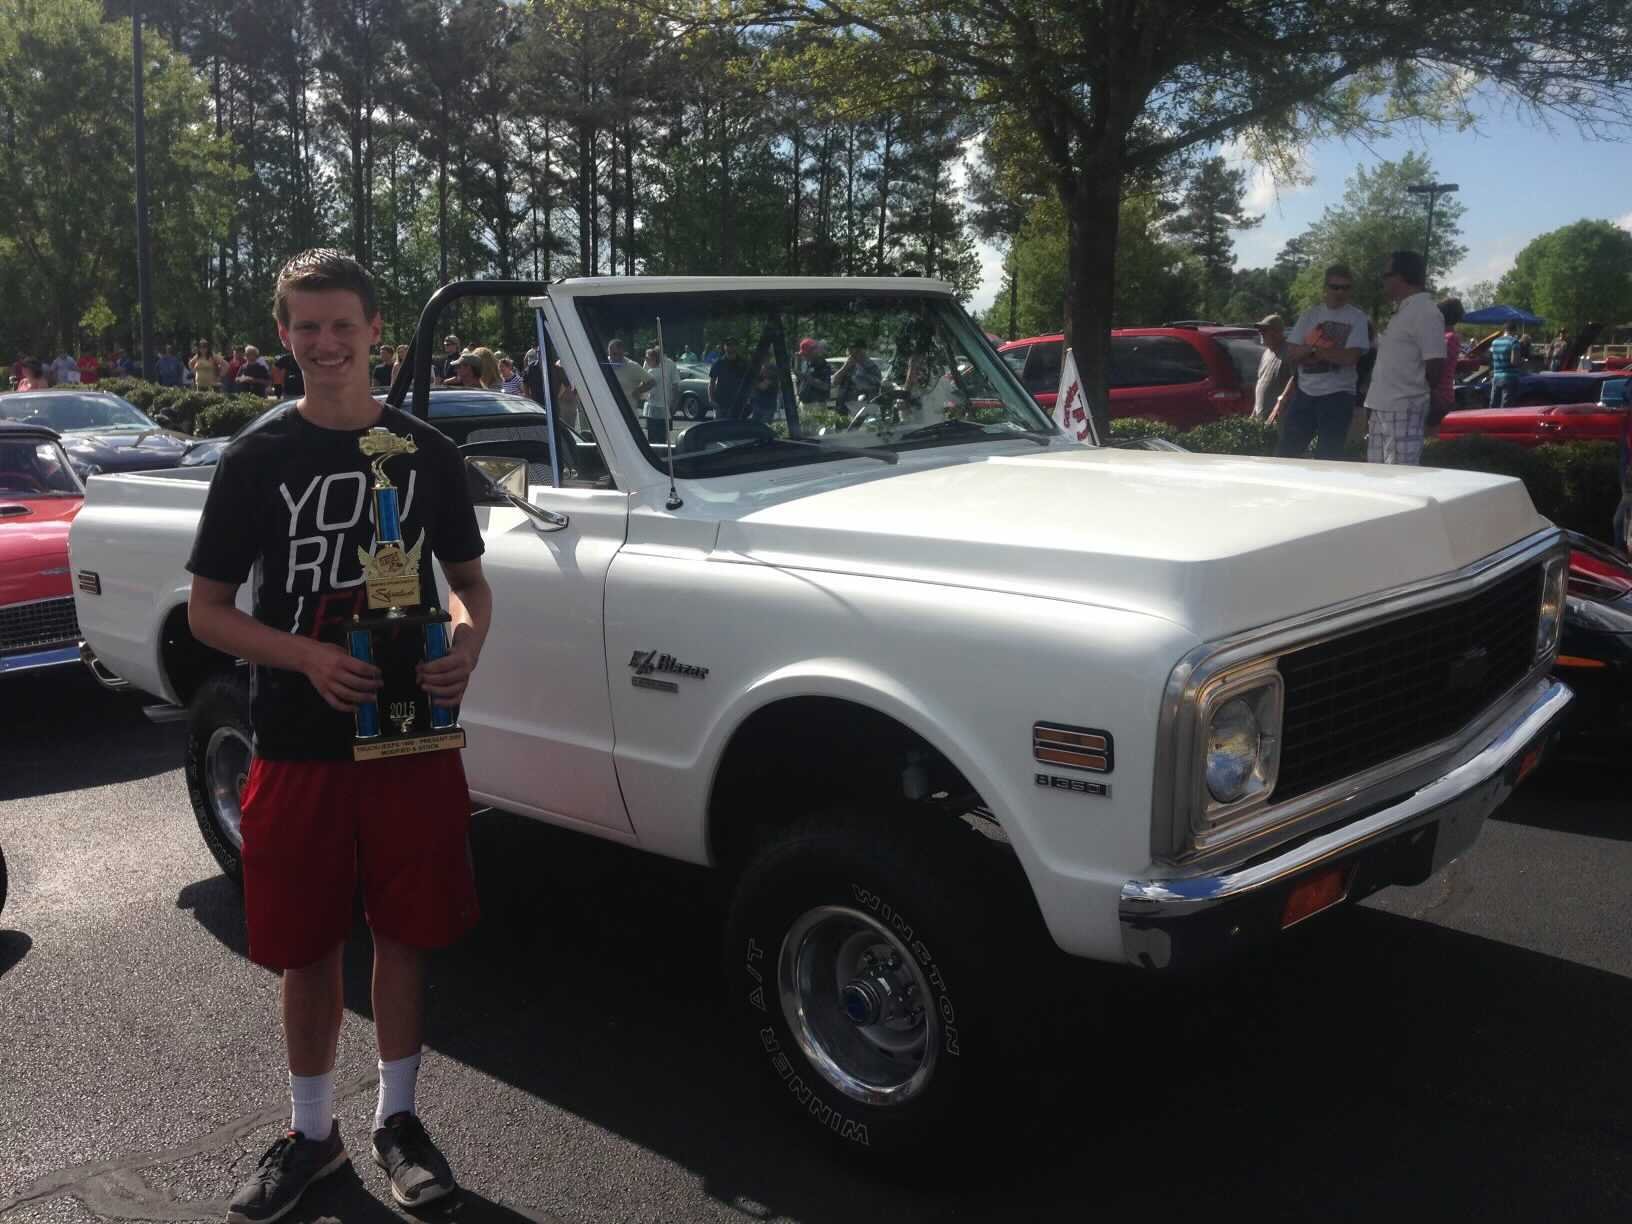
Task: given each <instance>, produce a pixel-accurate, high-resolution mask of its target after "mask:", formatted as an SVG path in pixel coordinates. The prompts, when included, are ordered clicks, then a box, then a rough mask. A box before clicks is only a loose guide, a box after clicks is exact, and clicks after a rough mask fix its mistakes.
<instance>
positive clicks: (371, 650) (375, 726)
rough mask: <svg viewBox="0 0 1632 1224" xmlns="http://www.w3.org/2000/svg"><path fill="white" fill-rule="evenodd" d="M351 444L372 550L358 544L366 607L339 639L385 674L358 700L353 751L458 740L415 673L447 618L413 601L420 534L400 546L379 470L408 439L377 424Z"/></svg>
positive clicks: (434, 748)
mask: <svg viewBox="0 0 1632 1224" xmlns="http://www.w3.org/2000/svg"><path fill="white" fill-rule="evenodd" d="M357 446H358V448H359V449H360V450H361V451H362V452H363V454H365V455H367V456H368V457H369V458H370V459H371V460H372V461H373V468H374V488H373V495H374V554H373V556H370V555H369V554H368V553H367V552H366V551H365V550H363V549H361V548H359V549H358V550H357V556H358V559H359V560H360V561H362V563H363V574H364V585H365V587H366V589H367V592H368V611H367V612H360V613H358V614H357V615H356V616H353V617H352V618H351V627H350V629H349V630H348V631H347V634H346V639H347V644H348V648H349V649H350V651H351V656H352V658H354V659H361V660H362V661H363V662H365V663H373V664H374V665H375V666H377V667H378V668H379V669H380V672H381V674H382V676H383V678H384V681H383V683H382V685H381V687H380V690H379V692H378V693H376V694H375V696H374V699H373V700H372V701H366V702H364V703H363V704H362V705H360V706H358V707H357V713H356V730H357V733H356V736H355V737H354V739H353V740H352V749H351V754H352V757H353V758H354V759H356V760H359V761H373V760H380V759H382V758H386V757H398V756H411V755H413V754H415V753H420V752H439V751H441V750H443V749H447V748H463V747H464V746H465V733H464V731H463V730H462V729H461V728H460V727H459V726H458V725H457V724H456V723H455V722H454V719H453V711H452V710H450V709H448V708H447V707H446V706H441V705H437V704H436V703H434V702H433V701H432V700H431V699H430V697H429V696H428V695H427V694H426V692H425V690H424V689H422V688H420V687H419V682H418V680H417V679H416V678H415V675H414V670H415V668H416V667H417V666H418V664H419V662H420V660H421V659H440V658H441V657H442V656H443V655H445V654H447V653H448V629H447V626H448V624H449V622H450V621H452V619H453V618H452V617H451V616H449V615H448V614H447V613H446V612H444V611H442V610H441V609H440V608H436V607H425V606H422V605H421V604H420V595H419V563H420V552H421V550H422V549H423V548H424V546H425V540H424V537H423V536H422V537H421V538H420V542H419V543H418V544H415V545H414V547H413V548H412V549H408V548H404V546H403V540H402V519H401V516H400V515H399V513H398V506H397V487H396V486H395V485H393V484H392V483H391V478H390V477H389V476H387V475H386V474H385V462H386V460H387V459H390V458H391V457H392V456H393V455H411V454H413V453H414V450H415V447H414V440H413V438H411V437H405V436H403V435H401V434H394V433H392V432H391V431H390V430H389V429H382V428H378V427H376V428H374V429H371V430H369V431H368V432H367V433H365V434H364V435H363V436H362V437H361V438H359V439H358V440H357Z"/></svg>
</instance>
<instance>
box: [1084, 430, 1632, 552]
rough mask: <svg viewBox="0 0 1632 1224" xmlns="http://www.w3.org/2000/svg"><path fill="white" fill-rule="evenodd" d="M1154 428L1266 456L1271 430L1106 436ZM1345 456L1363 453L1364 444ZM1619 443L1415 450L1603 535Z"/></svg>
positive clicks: (1443, 442) (1229, 451)
mask: <svg viewBox="0 0 1632 1224" xmlns="http://www.w3.org/2000/svg"><path fill="white" fill-rule="evenodd" d="M1151 435H1155V436H1157V437H1164V438H1168V439H1170V440H1172V441H1174V442H1177V443H1178V444H1179V445H1180V446H1182V447H1184V448H1185V449H1186V450H1193V451H1198V452H1201V453H1203V454H1211V455H1273V454H1274V453H1275V439H1276V432H1275V427H1274V426H1273V425H1265V424H1264V423H1263V422H1261V421H1257V420H1254V419H1253V418H1251V417H1226V418H1225V419H1223V420H1219V421H1212V422H1210V423H1208V424H1206V425H1201V426H1198V427H1197V428H1195V429H1192V430H1190V431H1189V432H1187V433H1182V434H1175V433H1174V431H1173V430H1172V428H1171V427H1170V426H1168V425H1165V424H1163V423H1162V422H1161V421H1152V420H1149V419H1147V418H1143V417H1124V418H1121V419H1119V420H1115V421H1112V422H1111V437H1112V438H1113V439H1116V438H1139V437H1147V436H1151ZM1350 457H1351V458H1355V459H1363V458H1364V457H1365V451H1364V448H1363V447H1361V448H1359V450H1358V453H1356V452H1355V450H1354V448H1351V450H1350ZM1619 464H1620V455H1619V448H1618V447H1617V446H1616V445H1615V443H1613V442H1565V443H1549V444H1546V445H1542V446H1536V447H1525V446H1520V445H1519V444H1518V443H1516V442H1504V441H1501V440H1500V439H1497V438H1491V437H1487V436H1485V435H1482V434H1473V435H1471V436H1469V437H1464V438H1445V439H1439V438H1434V439H1430V440H1429V441H1428V443H1427V444H1426V445H1425V446H1424V447H1423V449H1422V465H1423V466H1424V467H1441V468H1454V469H1456V470H1458V471H1464V472H1491V473H1494V474H1495V475H1498V476H1514V477H1517V478H1518V479H1519V480H1522V481H1523V482H1524V487H1525V489H1526V490H1527V491H1528V492H1529V494H1530V500H1531V501H1532V502H1534V503H1535V507H1536V510H1537V512H1538V513H1540V514H1542V515H1543V516H1544V517H1546V518H1549V519H1551V520H1552V521H1553V522H1555V523H1557V524H1558V525H1559V526H1560V527H1565V528H1568V529H1569V530H1571V531H1579V532H1581V533H1582V534H1583V535H1589V536H1593V537H1594V538H1596V539H1600V540H1604V541H1609V539H1610V535H1611V524H1612V523H1613V521H1614V517H1615V508H1616V506H1617V505H1619V504H1620V500H1621V476H1620V466H1619Z"/></svg>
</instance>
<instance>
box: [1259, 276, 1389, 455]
mask: <svg viewBox="0 0 1632 1224" xmlns="http://www.w3.org/2000/svg"><path fill="white" fill-rule="evenodd" d="M1325 287H1326V291H1325V295H1324V297H1323V300H1322V302H1321V304H1320V305H1319V306H1311V307H1310V308H1309V309H1308V310H1306V311H1304V312H1303V313H1302V314H1301V315H1299V316H1298V321H1297V323H1296V324H1294V325H1293V327H1292V333H1291V335H1290V336H1289V337H1288V341H1289V342H1288V343H1287V344H1285V345H1284V346H1282V348H1281V350H1280V353H1279V355H1280V358H1281V360H1282V361H1285V362H1286V363H1288V364H1289V365H1296V366H1297V371H1298V372H1297V389H1296V390H1295V391H1293V393H1292V403H1291V404H1290V405H1289V406H1288V407H1287V409H1286V411H1285V413H1283V414H1282V419H1281V440H1280V443H1279V445H1278V446H1277V447H1276V449H1275V453H1276V454H1277V455H1281V456H1292V457H1296V456H1300V455H1302V454H1303V453H1304V452H1305V451H1307V450H1308V449H1309V442H1310V440H1311V439H1317V440H1316V442H1315V458H1317V459H1341V458H1342V457H1343V445H1344V443H1345V442H1346V441H1347V439H1348V435H1349V421H1350V419H1351V418H1352V417H1353V416H1354V400H1355V394H1356V391H1357V389H1358V387H1359V378H1358V375H1357V373H1356V369H1355V367H1356V366H1357V365H1358V364H1359V362H1360V359H1361V358H1362V357H1364V356H1365V355H1366V354H1367V353H1368V352H1369V351H1370V350H1371V344H1372V341H1371V322H1370V320H1368V319H1367V318H1366V316H1365V314H1364V312H1362V311H1361V310H1360V308H1359V307H1357V306H1353V305H1350V303H1349V296H1350V294H1351V292H1352V291H1353V289H1354V277H1353V275H1352V274H1351V273H1350V272H1349V269H1348V267H1347V266H1346V265H1344V264H1333V265H1332V266H1331V267H1329V268H1327V269H1326V279H1325Z"/></svg>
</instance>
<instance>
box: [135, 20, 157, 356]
mask: <svg viewBox="0 0 1632 1224" xmlns="http://www.w3.org/2000/svg"><path fill="white" fill-rule="evenodd" d="M130 57H131V61H132V62H133V63H134V64H135V71H134V74H133V79H132V81H131V93H132V94H133V95H134V99H135V128H136V133H135V134H136V300H137V302H138V303H139V309H140V312H141V316H142V321H141V344H142V377H143V378H145V379H147V380H148V381H149V382H151V381H153V379H154V378H155V377H156V376H157V366H156V365H155V363H154V360H153V244H152V242H151V240H150V239H149V237H148V230H147V108H146V104H145V102H144V100H143V98H142V76H143V73H142V68H143V62H142V0H131V3H130Z"/></svg>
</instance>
